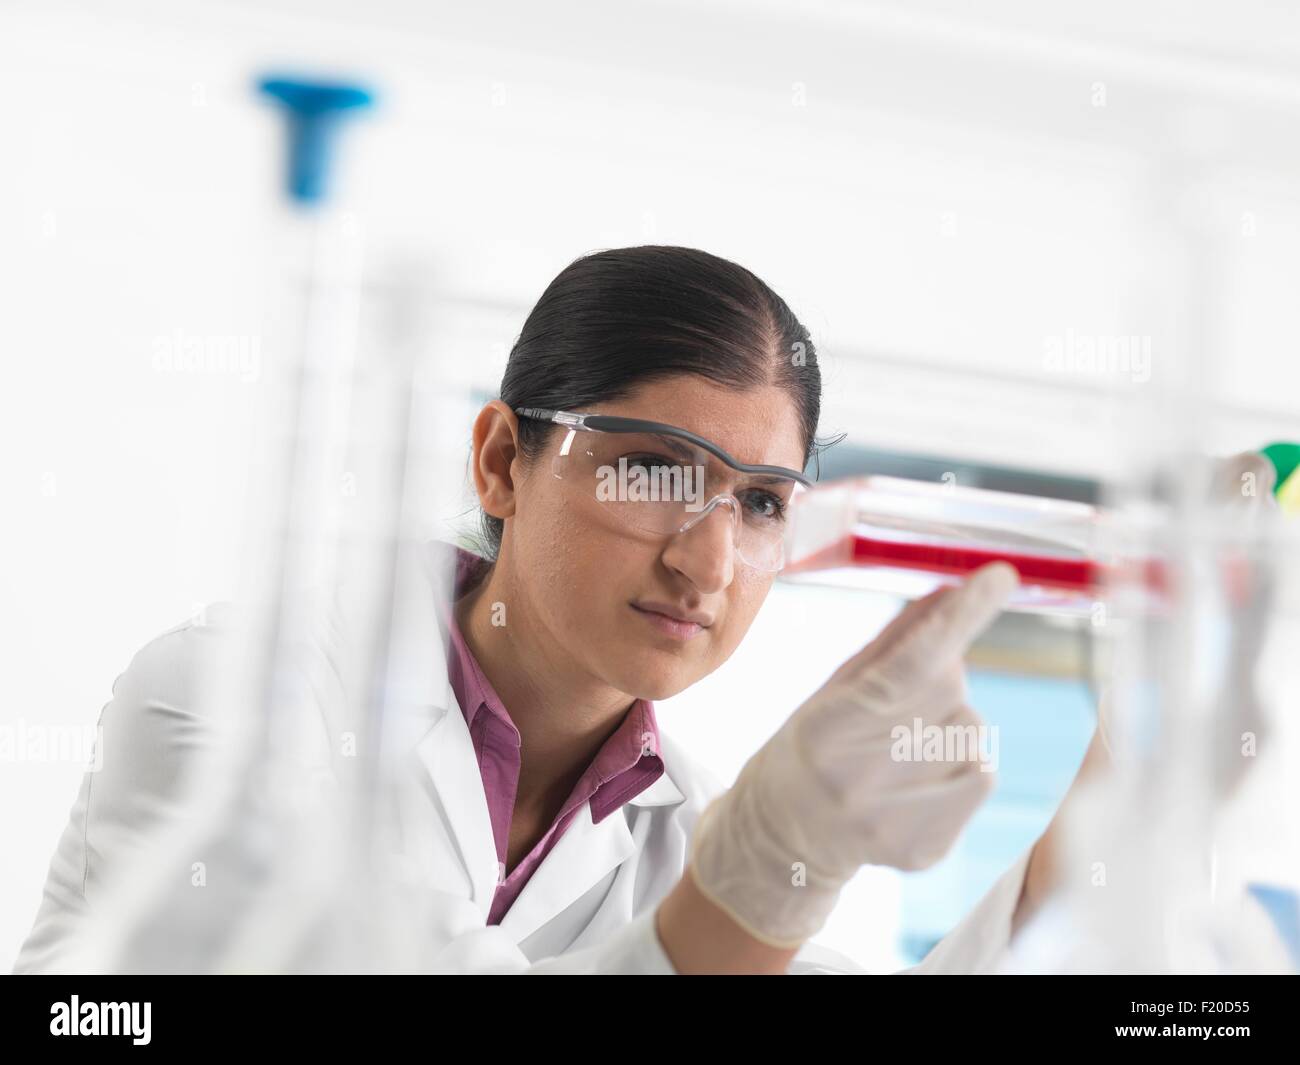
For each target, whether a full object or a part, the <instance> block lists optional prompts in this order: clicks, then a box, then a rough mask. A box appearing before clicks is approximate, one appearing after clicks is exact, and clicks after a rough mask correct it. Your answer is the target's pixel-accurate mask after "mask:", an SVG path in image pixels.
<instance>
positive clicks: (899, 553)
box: [799, 534, 1104, 595]
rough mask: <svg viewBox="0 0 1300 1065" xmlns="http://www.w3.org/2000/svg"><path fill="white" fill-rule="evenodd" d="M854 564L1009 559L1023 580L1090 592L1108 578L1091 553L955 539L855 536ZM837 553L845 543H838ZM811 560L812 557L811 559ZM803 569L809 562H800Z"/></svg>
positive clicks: (941, 564)
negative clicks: (1045, 552) (1047, 551)
mask: <svg viewBox="0 0 1300 1065" xmlns="http://www.w3.org/2000/svg"><path fill="white" fill-rule="evenodd" d="M849 539H850V544H851V551H850V553H849V558H850V560H851V561H850V564H851V565H855V566H892V567H895V568H898V569H909V570H924V571H925V572H927V573H943V574H947V575H950V576H958V577H963V576H966V575H967V574H969V573H972V572H974V571H975V570H977V569H979V568H980V567H981V566H984V565H987V564H988V563H990V562H1009V563H1010V564H1011V565H1012V566H1014V567H1015V569H1016V572H1017V573H1019V574H1020V581H1021V583H1022V584H1037V585H1042V586H1044V587H1048V588H1056V589H1060V590H1061V591H1067V592H1078V593H1081V594H1084V595H1091V594H1092V593H1093V592H1095V591H1096V589H1097V588H1098V587H1099V586H1100V585H1101V583H1102V581H1103V579H1104V570H1103V567H1102V566H1100V565H1099V564H1098V563H1096V562H1094V561H1092V560H1091V559H1087V558H1078V557H1071V556H1064V555H1042V554H1033V553H1026V552H1019V551H1008V550H1005V549H998V550H993V549H991V548H985V547H974V546H961V545H952V544H926V543H911V542H899V541H897V540H882V539H880V538H878V537H874V536H863V535H860V534H854V535H852V536H850V538H849ZM835 550H836V553H838V552H839V551H840V550H842V548H838V547H837V548H836V549H835ZM808 561H809V562H811V560H808ZM799 568H800V569H803V568H804V566H802V565H801V566H800V567H799Z"/></svg>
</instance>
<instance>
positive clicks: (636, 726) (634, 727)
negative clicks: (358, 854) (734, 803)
mask: <svg viewBox="0 0 1300 1065" xmlns="http://www.w3.org/2000/svg"><path fill="white" fill-rule="evenodd" d="M488 566H489V563H488V561H487V560H486V559H484V558H481V557H480V556H478V555H476V554H474V553H473V552H470V551H466V550H465V549H464V548H460V547H457V548H456V591H455V596H454V598H456V599H460V598H461V597H462V596H464V595H465V594H466V593H467V592H469V591H470V590H471V589H473V588H474V586H475V585H476V584H477V583H478V582H479V580H481V579H482V577H483V575H484V573H486V572H487V569H488ZM448 613H449V619H450V625H449V627H450V630H451V649H450V651H451V653H449V654H448V656H447V675H448V679H449V680H450V681H451V686H452V690H453V691H455V693H456V699H457V701H459V703H460V708H461V711H462V712H463V713H464V715H465V722H466V724H467V725H468V726H469V733H470V737H471V738H472V739H473V741H474V751H475V753H476V754H477V755H478V765H479V773H480V774H481V775H482V777H483V792H484V794H485V795H486V796H487V804H488V812H489V814H490V815H491V817H492V835H493V836H494V837H495V839H496V845H497V861H498V862H499V863H500V865H499V866H498V868H499V869H500V870H501V871H502V872H503V873H504V872H505V869H506V857H507V853H508V847H509V843H510V820H511V816H512V814H513V812H514V807H515V794H516V792H517V791H518V789H519V769H520V762H521V759H520V743H521V740H520V736H519V730H518V729H517V728H515V724H514V722H513V721H511V720H510V715H509V713H507V712H506V708H505V707H504V706H503V705H502V704H501V700H500V698H499V697H498V696H497V693H496V692H495V691H494V690H493V689H492V685H491V684H490V683H489V682H488V679H487V677H485V676H484V675H483V671H482V670H481V669H479V665H478V661H477V660H476V659H475V658H474V655H473V653H472V652H471V651H470V649H469V647H468V645H467V644H466V643H465V638H464V636H463V635H462V634H461V631H460V627H459V626H458V625H457V623H456V612H455V611H454V610H452V611H449V612H448ZM659 749H660V748H659V726H658V724H657V723H656V722H655V712H654V704H653V703H651V702H649V701H648V700H646V699H638V700H637V701H636V702H634V703H633V704H632V706H631V707H630V708H629V709H628V711H627V715H626V716H625V717H624V718H623V721H622V723H621V724H620V725H619V727H618V730H617V731H616V732H615V733H614V734H613V735H612V736H610V738H609V739H608V740H606V741H605V744H604V746H602V747H601V748H600V750H599V751H598V752H596V757H595V759H593V761H592V763H591V765H590V766H588V767H587V769H586V771H585V772H584V773H583V774H582V776H581V777H580V778H579V779H578V783H577V784H576V785H574V788H573V791H572V792H571V793H570V794H569V797H568V799H566V800H565V802H564V805H563V806H562V807H560V812H559V816H558V817H556V819H555V821H554V823H552V825H551V827H550V828H549V829H548V830H547V831H546V834H545V835H543V836H542V838H541V839H539V840H538V841H537V844H536V845H535V846H534V847H533V849H532V850H531V851H529V852H528V854H527V855H525V856H524V858H523V859H522V860H521V861H520V862H519V864H518V865H516V866H515V867H514V868H513V869H511V870H510V871H509V874H508V875H506V876H505V879H504V880H502V881H500V882H499V883H498V884H497V890H496V894H495V895H494V896H493V897H492V908H491V911H490V912H489V913H488V921H487V923H488V924H499V923H500V922H501V918H502V917H504V916H505V914H506V911H507V910H509V909H510V906H511V904H512V903H513V902H514V901H515V899H516V898H517V897H518V896H519V892H520V891H522V890H523V887H524V885H525V884H526V883H528V878H529V877H530V876H532V875H533V870H535V869H536V868H537V867H538V866H539V865H541V864H542V859H543V858H545V857H546V855H547V854H548V853H550V850H551V848H552V847H554V846H555V843H556V841H557V840H559V838H560V837H561V836H562V835H563V834H564V830H565V829H566V828H568V826H569V823H570V822H571V821H572V820H573V819H574V817H576V816H577V815H578V814H579V812H581V810H582V806H583V803H590V804H591V819H592V821H594V822H600V821H603V820H604V819H605V818H606V817H608V816H609V815H610V814H612V813H614V812H615V811H617V810H620V809H622V807H623V804H624V803H625V802H627V801H628V800H629V799H632V798H634V797H635V796H637V795H639V794H640V793H641V792H643V791H644V790H645V789H646V788H648V787H649V786H650V785H651V784H653V783H654V782H655V781H656V780H658V779H659V777H660V776H661V775H663V771H664V763H663V760H662V758H660V756H659V753H658V752H659Z"/></svg>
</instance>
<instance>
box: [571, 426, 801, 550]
mask: <svg viewBox="0 0 1300 1065" xmlns="http://www.w3.org/2000/svg"><path fill="white" fill-rule="evenodd" d="M559 440H560V443H559V445H558V453H557V454H556V456H555V457H554V459H553V460H552V464H551V470H552V473H553V474H554V476H555V477H557V478H558V479H559V480H561V481H563V482H564V485H565V488H566V490H567V491H569V492H570V493H571V494H572V495H573V497H574V499H575V501H577V500H584V501H586V502H587V503H589V504H591V506H592V507H593V512H595V513H597V514H599V515H601V516H602V517H603V518H604V519H605V520H607V521H610V522H614V523H617V524H619V525H620V526H622V527H624V528H629V529H635V530H639V531H642V532H646V533H650V534H654V535H656V536H673V535H675V534H677V533H680V532H684V531H686V530H687V529H690V528H691V527H692V526H694V525H695V524H698V523H699V522H700V521H703V520H709V519H712V520H727V521H730V522H731V524H732V530H733V542H734V544H735V546H736V549H737V554H738V555H739V556H740V558H741V560H742V561H743V562H745V563H746V564H748V565H750V566H753V567H754V568H755V569H761V570H765V571H776V570H779V569H780V568H781V565H782V561H783V540H784V533H785V522H786V511H787V508H788V505H789V501H790V496H791V495H792V494H793V492H794V490H795V488H796V482H794V481H792V480H789V479H788V478H781V477H768V476H755V475H750V474H744V473H740V472H738V471H736V470H733V469H731V468H730V467H728V466H727V465H726V464H725V463H722V462H720V461H718V459H717V458H715V457H714V456H713V455H711V454H709V453H708V452H707V451H704V450H702V449H700V448H697V447H695V446H694V445H692V444H690V443H689V442H687V441H685V440H682V439H681V438H679V437H674V436H669V435H666V434H658V433H593V432H583V431H578V430H569V431H568V432H566V433H564V434H563V435H562V436H561V437H560V438H559ZM719 497H721V498H719ZM717 510H723V511H724V514H723V515H722V516H721V519H719V518H718V517H717V516H715V514H714V512H715V511H717Z"/></svg>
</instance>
